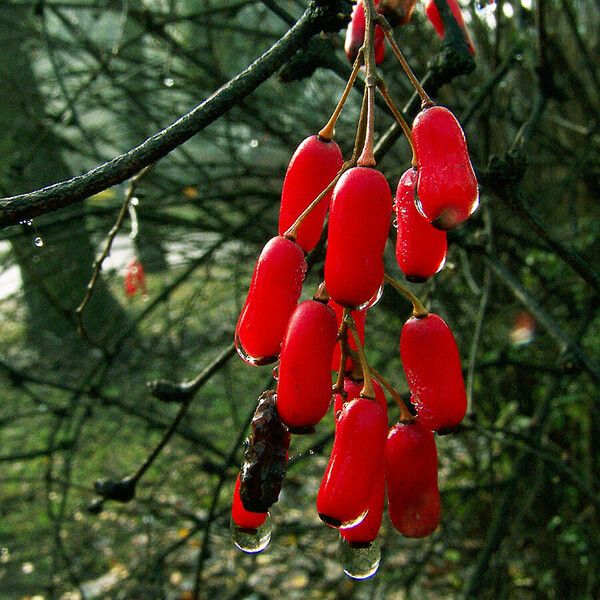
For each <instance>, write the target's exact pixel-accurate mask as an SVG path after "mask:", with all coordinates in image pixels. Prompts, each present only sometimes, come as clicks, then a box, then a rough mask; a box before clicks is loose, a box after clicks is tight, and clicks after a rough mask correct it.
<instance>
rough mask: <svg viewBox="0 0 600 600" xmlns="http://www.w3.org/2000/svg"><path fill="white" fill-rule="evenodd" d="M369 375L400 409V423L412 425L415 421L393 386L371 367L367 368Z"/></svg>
mask: <svg viewBox="0 0 600 600" xmlns="http://www.w3.org/2000/svg"><path fill="white" fill-rule="evenodd" d="M369 369H370V371H371V375H373V377H375V379H377V381H379V383H380V384H381V385H382V386H383V387H384V388H385V389H386V390H387V391H388V392H389V393H390V396H391V397H392V398H393V399H394V402H395V403H396V404H397V405H398V408H399V409H400V419H399V420H400V423H412V422H413V421H414V420H415V417H414V415H413V414H412V413H411V412H410V410H408V406H406V403H405V402H404V400H403V399H402V396H401V395H400V394H399V393H398V392H397V390H396V389H395V388H394V386H393V385H392V384H391V383H390V382H389V381H388V380H387V379H386V378H385V377H384V376H383V375H382V374H381V373H380V372H379V371H378V370H377V369H376V368H375V367H373V366H369Z"/></svg>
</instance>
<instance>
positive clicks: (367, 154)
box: [358, 0, 378, 167]
mask: <svg viewBox="0 0 600 600" xmlns="http://www.w3.org/2000/svg"><path fill="white" fill-rule="evenodd" d="M363 6H364V10H365V21H366V26H365V43H364V46H363V48H364V54H365V68H366V70H367V78H366V86H365V94H366V97H367V129H366V134H365V143H364V145H363V149H362V152H361V155H360V156H359V158H358V164H359V166H361V167H374V166H375V165H376V164H377V162H376V161H375V152H374V150H373V148H374V138H375V86H376V85H377V67H376V63H375V25H376V23H377V17H378V15H377V11H376V10H375V3H374V1H373V0H366V2H365V3H364V5H363Z"/></svg>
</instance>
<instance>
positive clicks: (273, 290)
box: [235, 237, 306, 365]
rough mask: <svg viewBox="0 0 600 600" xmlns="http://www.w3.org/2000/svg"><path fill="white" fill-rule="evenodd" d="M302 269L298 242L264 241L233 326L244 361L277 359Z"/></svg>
mask: <svg viewBox="0 0 600 600" xmlns="http://www.w3.org/2000/svg"><path fill="white" fill-rule="evenodd" d="M305 273H306V261H305V260H304V252H303V251H302V248H301V247H300V246H298V244H296V243H295V242H292V241H291V240H288V239H286V238H283V237H274V238H272V239H271V240H269V241H268V242H267V244H266V246H265V247H264V248H263V250H262V252H261V253H260V256H259V257H258V260H257V261H256V265H255V267H254V273H252V281H251V282H250V289H249V291H248V297H247V298H246V303H245V304H244V307H243V308H242V312H241V313H240V318H239V319H238V322H237V326H236V328H235V345H236V348H237V351H238V353H239V355H240V356H241V357H242V358H243V359H244V360H245V361H246V362H248V363H250V364H254V365H262V364H266V363H269V362H273V361H274V360H276V359H277V355H278V354H279V351H280V347H281V342H282V340H283V336H284V334H285V328H286V327H287V324H288V321H289V320H290V316H291V314H292V312H293V311H294V309H295V308H296V306H297V304H298V299H299V298H300V293H301V292H302V281H303V280H304V274H305Z"/></svg>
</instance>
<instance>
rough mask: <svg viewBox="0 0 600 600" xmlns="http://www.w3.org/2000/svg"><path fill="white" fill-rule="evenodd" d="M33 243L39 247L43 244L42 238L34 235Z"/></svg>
mask: <svg viewBox="0 0 600 600" xmlns="http://www.w3.org/2000/svg"><path fill="white" fill-rule="evenodd" d="M33 243H34V244H35V245H36V246H37V247H38V248H41V247H42V246H43V245H44V240H43V239H42V238H41V237H40V236H39V235H38V236H36V237H35V239H34V240H33Z"/></svg>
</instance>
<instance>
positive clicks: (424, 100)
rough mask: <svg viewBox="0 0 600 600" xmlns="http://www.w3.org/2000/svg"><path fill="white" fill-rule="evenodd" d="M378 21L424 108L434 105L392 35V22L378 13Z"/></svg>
mask: <svg viewBox="0 0 600 600" xmlns="http://www.w3.org/2000/svg"><path fill="white" fill-rule="evenodd" d="M377 21H378V23H379V24H380V25H381V28H382V29H383V33H385V37H386V38H387V40H388V42H389V44H390V46H391V47H392V52H393V53H394V54H395V55H396V58H397V59H398V62H399V63H400V65H401V66H402V68H403V69H404V72H405V73H406V75H407V77H408V78H409V79H410V82H411V84H412V86H413V87H414V88H415V90H417V94H419V96H420V98H421V106H422V107H423V108H425V107H426V106H434V105H435V102H434V101H433V100H432V99H431V98H430V97H429V95H428V94H427V92H426V91H425V90H424V89H423V86H422V85H421V83H420V82H419V80H418V79H417V78H416V77H415V74H414V73H413V72H412V69H411V68H410V65H409V64H408V62H407V60H406V58H404V54H402V51H401V50H400V48H399V47H398V44H396V40H395V39H394V36H393V35H392V28H391V27H390V24H389V23H388V22H387V20H386V19H385V17H383V16H382V15H377Z"/></svg>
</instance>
